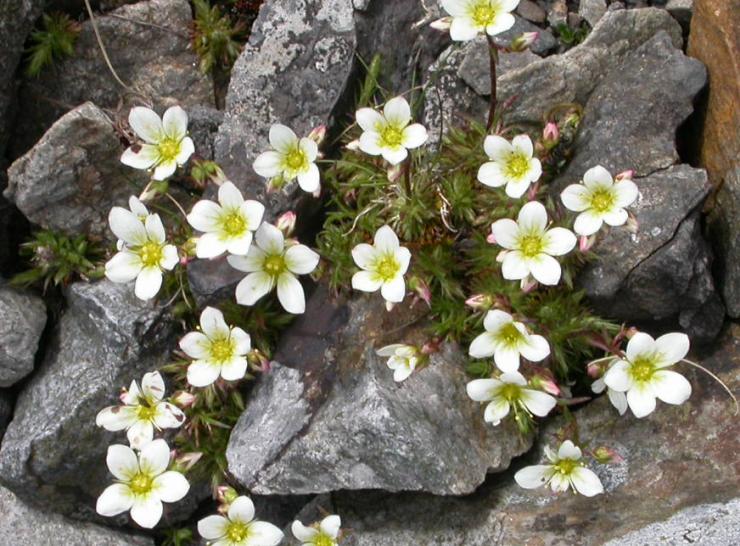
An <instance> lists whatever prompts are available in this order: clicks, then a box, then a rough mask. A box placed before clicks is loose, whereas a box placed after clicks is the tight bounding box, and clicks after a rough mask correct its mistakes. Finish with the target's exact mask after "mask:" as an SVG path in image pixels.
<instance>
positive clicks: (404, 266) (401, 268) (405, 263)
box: [393, 246, 411, 275]
mask: <svg viewBox="0 0 740 546" xmlns="http://www.w3.org/2000/svg"><path fill="white" fill-rule="evenodd" d="M393 256H394V258H396V262H398V273H399V275H405V274H406V272H407V271H408V269H409V263H410V262H411V251H410V250H409V249H408V248H406V247H403V246H401V247H398V248H397V249H396V251H395V252H394V253H393Z"/></svg>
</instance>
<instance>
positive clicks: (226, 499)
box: [216, 485, 239, 506]
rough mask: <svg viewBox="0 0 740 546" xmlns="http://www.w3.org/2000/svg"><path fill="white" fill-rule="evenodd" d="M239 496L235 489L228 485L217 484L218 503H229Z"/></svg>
mask: <svg viewBox="0 0 740 546" xmlns="http://www.w3.org/2000/svg"><path fill="white" fill-rule="evenodd" d="M238 497H239V493H237V491H236V489H234V488H233V487H229V486H228V485H219V486H218V487H217V488H216V500H217V501H218V503H219V504H225V505H227V506H228V505H229V504H231V503H232V502H234V501H235V500H236V499H237V498H238Z"/></svg>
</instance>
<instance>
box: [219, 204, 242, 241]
mask: <svg viewBox="0 0 740 546" xmlns="http://www.w3.org/2000/svg"><path fill="white" fill-rule="evenodd" d="M247 227H248V226H247V221H246V220H245V219H244V216H242V214H241V211H239V210H238V209H233V210H230V211H229V212H228V213H227V214H225V215H224V216H223V217H222V218H221V229H222V230H223V232H224V234H225V235H226V236H227V237H239V236H241V235H244V232H245V231H246V230H247Z"/></svg>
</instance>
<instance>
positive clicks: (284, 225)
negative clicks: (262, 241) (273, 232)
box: [275, 210, 298, 237]
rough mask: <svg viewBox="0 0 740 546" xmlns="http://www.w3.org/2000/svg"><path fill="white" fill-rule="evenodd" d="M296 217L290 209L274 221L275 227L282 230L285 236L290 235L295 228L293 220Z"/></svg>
mask: <svg viewBox="0 0 740 546" xmlns="http://www.w3.org/2000/svg"><path fill="white" fill-rule="evenodd" d="M297 218H298V217H297V216H296V213H295V212H293V211H292V210H289V211H288V212H284V213H283V214H281V215H280V217H279V218H278V219H277V221H276V222H275V227H276V228H278V229H279V230H280V231H282V232H283V235H285V237H290V236H291V235H292V234H293V230H294V229H295V222H296V219H297Z"/></svg>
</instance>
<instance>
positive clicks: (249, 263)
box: [226, 245, 265, 273]
mask: <svg viewBox="0 0 740 546" xmlns="http://www.w3.org/2000/svg"><path fill="white" fill-rule="evenodd" d="M226 261H227V262H229V265H230V266H231V267H233V268H234V269H238V270H239V271H244V272H245V273H254V272H255V271H262V268H263V267H264V262H265V253H264V251H262V250H261V249H260V248H259V247H257V245H250V247H249V252H247V255H246V256H227V257H226Z"/></svg>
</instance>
